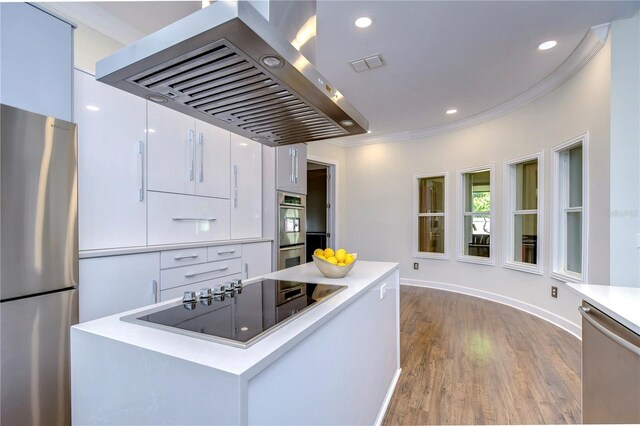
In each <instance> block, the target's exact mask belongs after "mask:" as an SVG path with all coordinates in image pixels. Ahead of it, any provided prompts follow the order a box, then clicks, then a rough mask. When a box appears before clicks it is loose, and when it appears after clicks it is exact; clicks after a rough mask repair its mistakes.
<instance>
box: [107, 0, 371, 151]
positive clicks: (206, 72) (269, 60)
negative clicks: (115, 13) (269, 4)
mask: <svg viewBox="0 0 640 426" xmlns="http://www.w3.org/2000/svg"><path fill="white" fill-rule="evenodd" d="M291 3H294V2H291ZM314 19H315V17H314ZM314 31H315V26H314ZM96 75H97V79H98V80H99V81H101V82H103V83H106V84H109V85H111V86H114V87H117V88H119V89H122V90H124V91H127V92H130V93H133V94H135V95H138V96H141V97H144V98H146V99H149V100H150V101H153V102H158V103H162V104H163V105H166V106H167V107H169V108H172V109H174V110H176V111H180V112H182V113H185V114H187V115H190V116H193V117H195V118H197V119H199V120H203V121H206V122H209V123H212V124H214V125H216V126H218V127H222V128H225V129H227V130H229V131H231V132H234V133H237V134H240V135H242V136H245V137H248V138H251V139H253V140H255V141H258V142H261V143H263V144H266V145H269V146H280V145H287V144H293V143H300V142H312V141H317V140H322V139H331V138H337V137H344V136H349V135H356V134H362V133H366V132H367V129H368V126H369V123H368V122H367V120H366V119H365V118H364V117H363V116H362V115H361V114H360V113H359V112H358V111H357V110H356V109H355V108H354V107H353V106H351V104H349V103H348V102H347V101H346V99H344V97H343V96H342V94H341V93H340V92H339V91H338V90H337V89H336V88H335V87H334V86H333V85H332V84H331V83H330V82H329V81H328V80H327V79H326V78H325V77H323V76H322V75H321V74H320V73H319V72H318V71H317V70H316V69H315V67H314V66H313V65H312V64H311V62H309V61H308V60H307V59H306V58H305V57H304V56H303V55H302V54H301V53H300V52H299V51H298V50H297V49H296V48H294V46H293V45H292V44H291V40H287V38H286V37H285V36H284V35H283V34H282V33H281V32H280V31H279V30H278V29H277V28H276V27H275V26H274V25H272V24H271V23H270V22H269V21H267V20H266V19H265V18H264V17H263V16H262V15H261V14H260V12H258V11H257V10H256V9H255V8H254V7H253V5H251V4H250V3H249V2H246V1H216V2H214V3H213V4H211V5H210V6H208V7H205V8H203V9H201V10H199V11H197V12H195V13H193V14H191V15H189V16H187V17H185V18H183V19H181V20H179V21H177V22H174V23H173V24H171V25H169V26H167V27H165V28H163V29H162V30H160V31H157V32H155V33H153V34H150V35H148V36H146V37H144V38H142V39H140V40H138V41H137V42H135V43H133V44H132V45H130V46H128V47H126V48H124V49H122V50H120V51H118V52H116V53H114V54H113V55H111V56H109V57H107V58H105V59H103V60H101V61H100V62H98V63H97V65H96Z"/></svg>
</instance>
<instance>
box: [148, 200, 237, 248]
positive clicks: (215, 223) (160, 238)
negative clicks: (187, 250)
mask: <svg viewBox="0 0 640 426" xmlns="http://www.w3.org/2000/svg"><path fill="white" fill-rule="evenodd" d="M147 194H148V197H149V245H150V246H154V245H159V244H176V243H194V242H204V241H219V240H228V239H229V200H223V199H220V198H209V197H197V196H195V195H182V194H167V193H164V192H154V191H149V192H148V193H147Z"/></svg>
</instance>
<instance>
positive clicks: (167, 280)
mask: <svg viewBox="0 0 640 426" xmlns="http://www.w3.org/2000/svg"><path fill="white" fill-rule="evenodd" d="M239 272H240V259H239V258H238V259H229V260H219V261H217V262H207V263H200V264H198V265H190V266H183V267H181V268H172V269H164V270H163V271H162V272H161V274H160V282H161V283H162V284H161V286H160V287H161V289H162V290H166V289H169V288H173V287H180V286H183V285H187V284H193V283H197V282H201V281H206V280H212V279H214V278H220V277H224V276H227V275H231V274H237V273H239Z"/></svg>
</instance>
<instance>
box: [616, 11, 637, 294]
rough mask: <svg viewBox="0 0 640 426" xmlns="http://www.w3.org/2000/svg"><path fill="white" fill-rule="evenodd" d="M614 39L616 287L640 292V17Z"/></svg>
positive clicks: (624, 23)
mask: <svg viewBox="0 0 640 426" xmlns="http://www.w3.org/2000/svg"><path fill="white" fill-rule="evenodd" d="M611 39H612V48H611V166H612V167H611V182H610V185H611V284H614V285H623V286H635V287H640V250H639V249H638V242H640V213H639V212H640V13H637V14H636V16H634V17H633V18H631V19H625V20H620V21H615V22H613V23H612V25H611Z"/></svg>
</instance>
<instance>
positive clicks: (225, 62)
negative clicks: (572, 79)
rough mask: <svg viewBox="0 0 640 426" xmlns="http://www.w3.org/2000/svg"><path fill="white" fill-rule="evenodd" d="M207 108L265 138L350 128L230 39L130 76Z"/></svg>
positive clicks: (284, 139)
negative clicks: (344, 126)
mask: <svg viewBox="0 0 640 426" xmlns="http://www.w3.org/2000/svg"><path fill="white" fill-rule="evenodd" d="M127 80H128V81H129V82H130V83H132V84H135V85H138V86H140V87H142V88H144V89H146V90H148V91H151V92H154V93H157V94H160V95H162V96H165V97H166V98H170V99H172V100H173V101H174V102H178V103H181V104H183V105H186V106H188V107H191V108H195V109H196V110H198V111H199V112H201V113H203V114H207V115H210V116H213V117H215V118H217V119H219V120H224V121H226V122H228V123H232V124H234V125H236V126H238V127H240V128H241V129H243V130H245V131H248V132H251V133H252V134H254V137H253V138H254V139H255V140H259V141H261V142H267V143H268V142H269V141H271V142H275V143H277V144H278V145H285V144H289V143H298V142H311V141H314V140H320V139H326V138H330V137H340V136H346V135H348V134H349V133H348V132H347V131H345V130H344V129H343V128H342V127H341V126H339V125H337V124H336V123H334V122H333V121H332V120H330V119H329V118H328V117H327V116H326V115H324V114H322V113H321V112H319V111H318V110H317V109H316V108H314V107H313V106H311V105H309V104H308V103H307V102H306V101H304V100H303V99H301V98H300V97H298V96H297V95H296V94H295V93H294V92H292V91H290V90H289V89H288V88H287V87H286V86H284V85H283V84H281V83H280V82H279V81H277V80H276V78H275V77H274V76H272V75H269V74H267V73H266V72H265V70H264V69H259V68H257V67H256V66H255V65H254V62H253V60H251V59H250V58H248V57H247V56H246V55H244V54H243V53H242V52H241V51H240V50H239V49H237V48H236V47H235V46H233V45H232V44H231V43H230V42H228V41H227V40H221V41H219V42H217V43H214V44H212V45H209V46H207V47H205V48H202V49H198V50H196V51H194V52H190V53H189V54H187V55H184V56H182V57H179V58H174V59H172V60H170V61H168V62H165V63H163V64H160V65H158V66H156V67H154V68H152V69H150V70H146V71H144V72H142V73H139V74H137V75H135V76H133V77H131V78H129V79H127Z"/></svg>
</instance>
